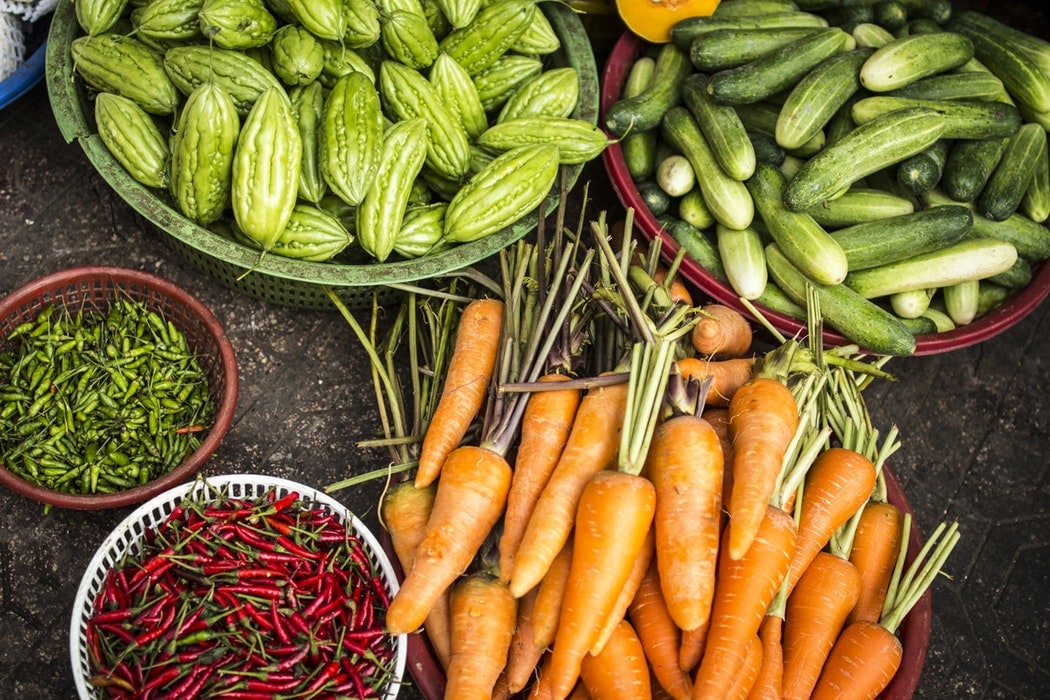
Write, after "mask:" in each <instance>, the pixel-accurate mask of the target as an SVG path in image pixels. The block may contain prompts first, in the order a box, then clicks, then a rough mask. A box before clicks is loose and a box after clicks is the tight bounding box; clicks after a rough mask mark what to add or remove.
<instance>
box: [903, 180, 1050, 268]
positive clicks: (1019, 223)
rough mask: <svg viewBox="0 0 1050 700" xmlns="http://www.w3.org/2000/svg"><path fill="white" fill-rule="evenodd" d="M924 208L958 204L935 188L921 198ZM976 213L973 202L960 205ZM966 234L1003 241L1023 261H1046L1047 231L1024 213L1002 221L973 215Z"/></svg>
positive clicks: (1048, 255)
mask: <svg viewBox="0 0 1050 700" xmlns="http://www.w3.org/2000/svg"><path fill="white" fill-rule="evenodd" d="M922 199H923V202H925V203H926V206H930V207H936V206H943V205H945V204H958V203H959V202H956V201H954V200H952V199H951V198H949V197H948V196H947V195H946V194H944V193H943V192H942V191H940V190H939V189H937V190H931V191H930V192H927V193H926V194H924V195H923V197H922ZM964 206H969V207H971V208H972V209H974V211H975V213H976V205H975V204H974V203H973V202H967V203H964ZM970 234H972V235H974V236H980V237H983V238H991V239H994V240H1000V241H1007V242H1009V243H1011V244H1012V245H1013V247H1014V248H1016V249H1017V254H1018V255H1019V256H1021V257H1022V258H1024V259H1025V260H1032V261H1035V260H1045V259H1047V258H1050V228H1047V227H1046V226H1044V225H1043V224H1041V223H1038V222H1035V221H1032V220H1031V219H1029V218H1028V217H1027V216H1025V215H1024V214H1020V213H1014V214H1011V215H1010V216H1008V217H1007V218H1006V219H1004V220H1003V221H992V220H991V219H989V218H987V217H984V216H980V215H975V216H974V217H973V227H972V228H971V229H970Z"/></svg>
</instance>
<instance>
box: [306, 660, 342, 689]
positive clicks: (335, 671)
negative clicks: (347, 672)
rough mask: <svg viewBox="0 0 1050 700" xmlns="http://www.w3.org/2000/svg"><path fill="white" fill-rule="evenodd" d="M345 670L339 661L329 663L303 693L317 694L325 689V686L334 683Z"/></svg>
mask: <svg viewBox="0 0 1050 700" xmlns="http://www.w3.org/2000/svg"><path fill="white" fill-rule="evenodd" d="M342 670H343V667H342V666H341V665H340V664H339V662H338V661H329V662H328V663H327V664H325V665H324V666H323V667H322V668H321V670H320V671H319V672H318V673H317V675H316V676H314V678H313V679H312V680H311V681H310V682H309V683H308V684H307V686H306V687H305V688H303V693H306V694H309V693H316V692H318V691H320V690H321V689H323V688H324V687H325V685H327V684H328V683H330V682H332V680H333V679H335V678H336V677H337V676H338V675H339V674H340V673H341V672H342Z"/></svg>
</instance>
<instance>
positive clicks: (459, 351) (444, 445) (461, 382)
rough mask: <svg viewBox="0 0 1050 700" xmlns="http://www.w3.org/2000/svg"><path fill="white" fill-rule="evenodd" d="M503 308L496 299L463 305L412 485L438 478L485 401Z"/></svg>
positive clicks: (496, 349)
mask: <svg viewBox="0 0 1050 700" xmlns="http://www.w3.org/2000/svg"><path fill="white" fill-rule="evenodd" d="M503 310H504V304H503V302H502V301H500V300H498V299H475V300H473V301H471V302H470V303H469V304H467V305H466V306H465V307H464V309H463V313H462V314H461V316H460V319H459V327H458V328H457V329H456V343H455V346H454V347H453V349H452V356H451V357H450V358H449V363H448V368H447V369H446V371H445V379H444V385H443V387H442V390H441V396H440V398H439V399H438V403H437V406H436V407H435V409H434V414H433V415H432V416H431V418H430V422H429V423H428V425H427V429H426V432H425V434H424V436H423V446H422V448H421V450H420V454H419V465H418V467H417V468H416V476H415V483H416V486H420V487H422V486H427V485H428V484H430V483H431V482H433V481H434V480H435V479H436V478H437V476H438V474H439V473H440V471H441V468H442V465H443V464H444V462H445V459H446V457H448V455H449V453H450V452H452V450H453V449H455V447H456V446H457V445H459V443H460V442H461V441H462V440H463V437H464V436H465V435H466V433H467V430H468V429H469V428H470V424H471V422H472V421H473V420H474V418H475V416H477V414H478V411H479V410H480V409H481V406H482V404H483V403H484V402H485V396H486V395H487V393H488V389H489V382H490V381H491V379H492V375H493V372H494V371H495V367H496V356H497V353H498V351H499V345H500V339H501V337H502V327H503Z"/></svg>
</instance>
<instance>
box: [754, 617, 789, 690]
mask: <svg viewBox="0 0 1050 700" xmlns="http://www.w3.org/2000/svg"><path fill="white" fill-rule="evenodd" d="M783 631H784V613H783V612H780V613H773V612H767V613H766V616H765V618H763V619H762V625H761V626H760V627H759V628H758V638H759V639H760V640H761V643H762V665H761V666H760V667H759V669H758V675H757V676H756V677H755V682H754V684H752V686H751V692H749V693H748V694H747V699H748V700H780V698H781V693H782V688H783V680H784V647H783V643H782V640H783Z"/></svg>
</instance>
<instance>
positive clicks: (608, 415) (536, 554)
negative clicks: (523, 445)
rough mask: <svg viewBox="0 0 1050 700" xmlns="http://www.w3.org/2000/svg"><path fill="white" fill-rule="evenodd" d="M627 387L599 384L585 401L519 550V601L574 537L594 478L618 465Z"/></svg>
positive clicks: (514, 583) (513, 580) (515, 586)
mask: <svg viewBox="0 0 1050 700" xmlns="http://www.w3.org/2000/svg"><path fill="white" fill-rule="evenodd" d="M627 388H628V387H627V382H621V383H618V384H612V385H609V386H597V387H595V388H592V389H589V390H588V391H587V393H586V394H585V395H584V397H583V398H582V399H581V401H580V407H579V409H578V410H577V412H576V417H575V419H574V420H573V425H572V431H571V432H570V434H569V439H568V442H567V443H566V445H565V449H564V450H563V451H562V455H561V458H560V459H559V460H558V464H557V466H555V468H554V473H553V474H551V478H550V480H549V481H548V482H547V485H546V487H545V488H544V489H543V493H541V494H540V497H539V499H538V500H537V501H536V506H535V508H534V509H533V511H532V517H531V518H529V523H528V525H527V526H526V528H525V533H524V535H523V536H522V539H521V544H520V545H519V546H518V553H517V556H516V557H515V560H514V568H513V570H512V571H511V575H510V590H511V592H512V593H513V594H514V595H515V596H516V597H519V598H520V597H521V596H522V595H524V594H525V592H526V591H528V590H529V589H530V588H532V587H533V586H535V585H536V584H537V583H539V581H540V579H542V578H543V575H544V574H545V573H546V571H547V568H548V567H549V566H550V564H551V562H552V561H553V560H554V557H556V556H557V555H558V552H559V551H561V548H562V547H563V546H564V545H565V542H566V541H567V540H568V539H569V535H570V533H571V531H572V526H573V516H574V514H575V513H576V506H577V504H578V503H579V500H580V495H581V494H582V492H583V489H584V487H585V486H586V484H587V482H588V480H590V478H591V477H592V476H593V475H594V474H595V473H597V472H599V471H601V470H602V469H605V468H607V467H610V466H612V465H613V464H614V463H615V461H616V456H617V454H618V452H619V448H620V431H621V430H622V428H623V421H624V410H625V407H626V404H627Z"/></svg>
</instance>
